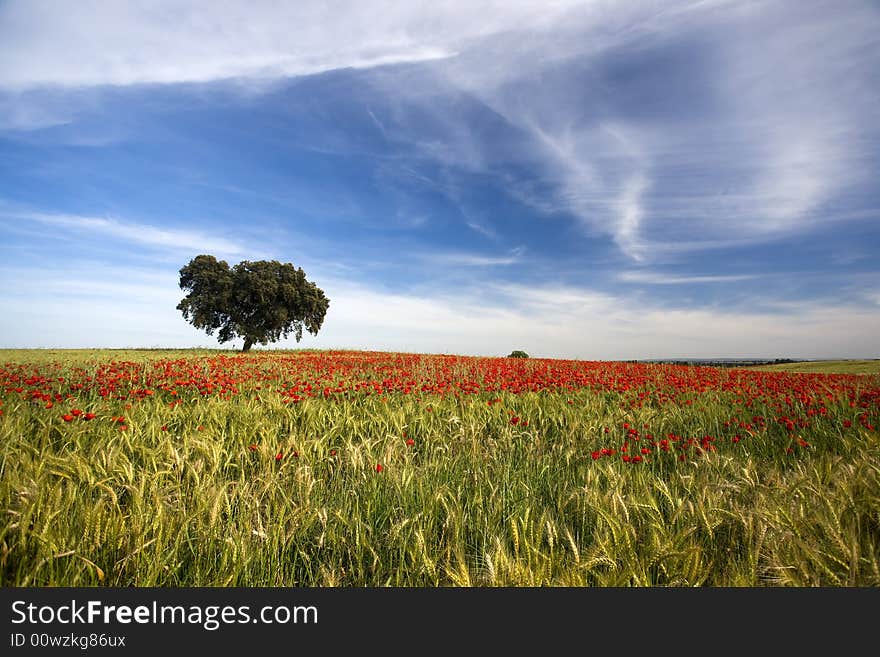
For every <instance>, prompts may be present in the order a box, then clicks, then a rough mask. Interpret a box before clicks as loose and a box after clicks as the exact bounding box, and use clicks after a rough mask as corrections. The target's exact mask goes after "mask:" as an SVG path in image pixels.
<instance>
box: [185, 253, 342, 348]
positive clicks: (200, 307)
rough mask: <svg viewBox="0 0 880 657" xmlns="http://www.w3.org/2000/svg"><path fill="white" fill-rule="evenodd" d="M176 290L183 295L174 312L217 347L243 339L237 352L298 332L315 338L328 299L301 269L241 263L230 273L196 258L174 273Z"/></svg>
mask: <svg viewBox="0 0 880 657" xmlns="http://www.w3.org/2000/svg"><path fill="white" fill-rule="evenodd" d="M180 288H181V289H182V290H186V291H188V292H189V294H187V295H186V296H185V297H184V298H183V299H182V300H181V302H180V303H179V304H177V309H178V310H180V311H181V312H183V318H184V319H186V320H188V321H189V322H190V323H191V324H192V325H193V326H195V327H196V328H198V329H204V330H205V332H207V334H208V335H212V334H213V333H214V331H217V339H218V340H219V341H220V342H221V343H223V342H227V341H229V340H232V339H233V338H235V337H236V336H238V337H241V338H244V346H243V347H242V349H241V350H242V352H245V351H248V350H249V349H250V348H251V347H252V346H253V345H254V343H257V342H259V343H260V344H266V343H267V342H275V341H276V340H278V339H279V338H281V337H282V336H283V337H285V338H286V337H287V336H288V335H290V334H291V333H293V334H294V335H295V336H296V341H297V342H299V341H300V339H301V338H302V333H303V328H305V329H306V330H307V331H308V332H309V333H311V334H312V335H318V331H319V330H320V328H321V324H322V323H323V322H324V315H326V314H327V307H328V306H329V305H330V300H329V299H327V297H325V296H324V291H323V290H321V288H319V287H318V286H316V285H315V284H314V283H310V282H309V281H307V280H306V275H305V273H304V272H303V270H302V269H301V268H295V267H294V266H293V265H292V264H291V263H286V264H281V263H280V262H278V261H277V260H259V261H257V262H249V261H247V260H245V261H243V262H240V263H238V264H237V265H235V266H234V267H232V268H230V267H229V265H228V264H227V263H226V261H225V260H219V261H218V260H217V258H215V257H214V256H211V255H199V256H196V257H195V258H193V259H192V260H190V262H189V264H188V265H186V266H185V267H183V268H182V269H181V270H180Z"/></svg>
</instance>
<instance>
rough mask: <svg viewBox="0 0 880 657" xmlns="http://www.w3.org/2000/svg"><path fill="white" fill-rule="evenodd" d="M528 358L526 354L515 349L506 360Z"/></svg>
mask: <svg viewBox="0 0 880 657" xmlns="http://www.w3.org/2000/svg"><path fill="white" fill-rule="evenodd" d="M528 357H529V355H528V354H527V353H526V352H524V351H521V350H519V349H517V350H515V351H511V352H510V355H509V356H508V358H528Z"/></svg>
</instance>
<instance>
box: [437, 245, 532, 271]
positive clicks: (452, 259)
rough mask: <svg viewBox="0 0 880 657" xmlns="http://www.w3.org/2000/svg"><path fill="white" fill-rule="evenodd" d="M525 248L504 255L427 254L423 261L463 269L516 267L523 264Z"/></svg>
mask: <svg viewBox="0 0 880 657" xmlns="http://www.w3.org/2000/svg"><path fill="white" fill-rule="evenodd" d="M525 252H526V249H525V247H522V246H518V247H516V248H514V249H510V251H508V252H507V253H506V254H504V255H484V254H480V253H465V252H438V253H427V254H425V255H423V256H422V258H423V259H425V260H427V261H430V262H432V263H434V264H441V265H448V266H462V267H495V266H504V265H515V264H517V263H520V262H522V259H523V255H525Z"/></svg>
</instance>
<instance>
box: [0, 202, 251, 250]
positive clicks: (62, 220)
mask: <svg viewBox="0 0 880 657" xmlns="http://www.w3.org/2000/svg"><path fill="white" fill-rule="evenodd" d="M0 221H6V222H14V223H20V222H28V223H35V224H39V225H42V226H44V227H49V228H52V229H57V230H63V231H70V232H73V233H76V234H78V235H84V234H91V235H93V236H101V237H102V238H104V239H107V238H109V239H116V240H121V241H124V242H130V243H135V244H141V245H145V246H152V247H161V248H162V249H173V250H185V251H197V252H200V253H201V252H211V253H216V254H221V255H240V254H242V253H244V252H245V248H244V247H243V246H242V245H240V244H238V243H236V242H233V241H232V240H228V239H225V238H223V237H218V236H216V235H212V234H209V233H200V232H197V231H193V230H181V229H177V228H160V227H157V226H153V225H150V224H143V223H137V222H131V221H121V220H118V219H113V218H105V217H88V216H80V215H70V214H45V213H39V212H8V211H4V212H2V213H0Z"/></svg>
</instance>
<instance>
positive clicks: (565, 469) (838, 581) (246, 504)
mask: <svg viewBox="0 0 880 657" xmlns="http://www.w3.org/2000/svg"><path fill="white" fill-rule="evenodd" d="M200 355H201V354H193V352H190V351H184V352H174V353H172V352H157V353H155V354H153V353H145V352H125V353H119V352H91V351H82V352H77V353H75V354H71V353H67V352H64V353H59V352H51V351H47V352H29V353H27V354H24V353H23V352H9V351H6V352H0V363H3V362H10V359H14V360H15V362H33V363H36V364H40V365H42V366H47V365H48V364H49V363H52V362H56V361H57V360H58V359H59V358H62V357H63V358H64V362H63V363H62V366H61V370H60V371H61V373H62V374H63V373H64V372H66V371H67V370H68V369H69V368H71V367H73V366H74V365H77V366H80V367H97V364H98V363H100V362H106V361H107V360H109V359H111V358H112V359H120V358H132V359H139V360H141V361H143V362H150V361H152V360H153V359H156V358H159V357H162V358H165V359H168V358H194V356H200ZM265 363H266V365H265V366H266V367H267V368H269V367H271V356H266V357H265ZM56 374H57V372H56ZM242 387H243V388H245V390H243V391H242V394H240V395H238V396H236V397H233V398H231V399H229V400H223V399H220V398H218V397H209V398H200V397H199V396H198V395H192V396H190V397H187V398H186V399H185V403H183V404H182V405H180V406H176V407H170V406H169V405H168V404H167V403H166V402H165V401H164V400H161V399H159V398H158V396H157V397H156V398H155V399H154V398H148V399H144V400H143V401H139V402H136V403H133V404H132V405H131V407H130V408H126V403H127V402H126V401H124V400H115V399H112V398H111V399H106V398H101V397H99V396H98V395H97V394H95V393H89V394H83V395H81V396H80V397H78V398H76V399H75V400H73V401H68V402H65V403H64V404H63V405H62V404H59V406H58V408H57V409H52V412H51V413H50V412H47V411H46V409H44V408H42V407H41V406H40V405H39V404H31V403H24V402H22V401H20V399H19V398H18V397H17V396H15V395H14V394H12V393H9V394H6V395H5V396H4V397H3V400H4V404H3V405H2V407H0V408H2V409H3V411H4V415H3V416H2V417H0V508H2V511H3V514H4V516H3V519H2V521H0V522H2V525H0V573H2V584H3V585H4V586H28V585H40V586H42V585H50V586H55V585H64V586H98V585H110V586H386V585H391V586H545V585H550V586H701V585H702V586H877V585H880V435H878V433H877V432H876V431H870V430H867V429H861V428H858V427H857V428H856V429H854V430H852V431H846V432H845V431H842V430H841V429H840V428H839V424H838V423H837V421H838V420H839V419H840V418H849V417H853V414H854V411H853V410H852V409H851V408H850V407H849V405H848V403H847V402H846V400H844V399H829V400H828V402H827V406H828V410H829V413H830V418H831V419H829V420H828V421H827V422H825V420H824V419H823V422H825V423H824V424H820V425H817V427H816V428H813V429H811V430H809V431H805V432H804V433H803V434H802V435H803V437H805V438H806V439H807V440H808V441H809V443H810V447H809V448H804V449H801V450H798V451H797V452H796V453H794V454H790V453H787V452H786V450H785V449H784V446H785V445H786V444H789V443H790V442H791V440H790V438H788V437H787V436H786V435H785V434H784V433H783V432H782V429H778V428H777V427H775V426H771V427H770V428H769V429H768V431H766V432H764V433H756V434H755V435H753V436H750V437H749V438H748V439H747V440H743V441H742V442H740V443H737V444H736V445H735V446H733V445H727V446H725V447H723V448H719V449H718V450H717V451H716V452H705V453H704V454H703V455H702V456H700V457H699V458H689V459H688V460H686V461H684V462H680V461H678V460H677V459H676V456H675V454H674V453H673V454H662V453H659V452H658V453H656V454H652V457H651V460H650V462H648V463H642V464H638V465H634V464H629V463H624V462H622V461H621V460H620V459H619V458H603V459H599V460H593V459H592V458H591V452H592V451H593V450H598V449H601V448H602V447H605V446H607V445H609V444H611V443H610V442H609V441H610V440H611V438H609V437H608V434H606V433H605V432H604V428H606V427H611V428H612V430H613V433H612V437H613V438H614V439H615V440H616V443H615V444H619V443H620V442H622V440H623V437H622V436H623V434H622V429H621V428H620V427H621V426H622V423H623V422H624V421H627V422H630V423H632V424H633V426H636V427H639V428H642V427H643V426H644V425H646V424H647V425H649V426H650V430H651V431H653V432H654V433H655V434H656V435H657V436H665V435H667V434H668V433H670V432H672V433H676V434H680V435H684V436H702V435H704V434H706V433H712V434H713V435H719V436H720V435H721V434H722V433H723V432H724V422H725V421H727V420H729V419H730V417H731V416H732V415H735V414H738V413H741V412H742V411H743V409H742V408H741V407H740V406H739V405H738V404H739V402H738V401H737V399H736V395H734V394H732V393H730V394H728V393H724V392H722V391H711V392H709V393H707V394H704V395H701V396H700V397H698V398H697V399H696V400H695V401H694V402H693V403H692V404H689V405H684V404H672V405H656V404H646V405H643V406H640V407H633V406H632V404H631V403H630V402H631V401H632V399H631V398H630V397H628V396H626V395H623V394H620V393H615V392H604V393H597V392H593V391H591V390H580V391H576V392H565V393H546V392H541V393H526V394H521V395H514V394H510V393H499V394H497V395H495V394H493V395H491V396H489V395H474V396H470V395H462V396H461V397H460V398H456V397H454V396H445V397H442V398H441V397H436V396H432V397H425V398H422V399H419V398H418V397H416V396H413V395H402V394H390V395H383V396H378V395H373V396H369V397H353V398H350V399H344V400H340V401H327V400H323V399H320V398H317V399H307V400H305V401H303V402H301V403H299V404H291V405H285V404H283V403H282V402H281V400H280V399H279V398H278V397H277V396H273V395H271V394H268V391H266V390H265V389H260V390H257V389H256V388H255V384H254V383H253V382H250V383H245V384H242ZM490 397H491V398H498V399H500V400H501V401H500V403H497V404H493V405H489V404H487V403H486V402H487V399H489V398H490ZM569 402H571V403H569ZM73 403H75V404H76V406H77V407H78V408H80V409H82V410H84V411H86V412H88V411H93V412H95V413H96V414H98V418H96V419H95V420H92V421H91V422H79V421H77V422H69V423H65V422H63V421H61V420H60V419H59V412H60V411H58V412H55V411H56V410H58V409H62V408H66V407H67V406H69V405H72V404H73ZM428 407H430V409H431V410H430V411H429V410H428ZM512 413H515V414H516V415H517V416H519V417H522V418H524V419H527V420H528V422H529V424H528V426H522V425H521V424H520V425H517V426H514V425H512V424H511V422H510V421H509V418H510V417H511V414H512ZM759 413H760V414H764V415H766V416H768V417H771V416H772V413H773V411H772V409H770V408H767V407H763V406H760V405H756V406H755V407H753V408H750V409H748V411H747V412H746V414H745V415H744V417H750V416H751V415H752V414H759ZM116 415H123V416H124V417H125V425H126V427H127V428H126V430H125V431H120V430H119V425H118V423H115V422H113V421H110V420H108V419H107V418H108V417H109V416H116ZM102 418H103V419H102ZM832 419H833V420H834V421H833V422H832ZM163 427H164V429H163ZM404 432H405V433H406V436H407V437H408V438H411V439H412V440H413V441H414V444H413V445H407V444H406V439H405V438H404ZM250 445H254V446H255V449H254V450H252V449H251V448H250V447H249V446H250ZM294 451H296V453H297V454H296V456H294V455H293V452H294ZM279 452H280V453H282V454H283V458H282V459H281V460H280V461H276V459H275V458H274V456H275V455H276V454H277V453H279ZM377 464H382V466H383V471H382V472H377V471H376V465H377Z"/></svg>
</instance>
